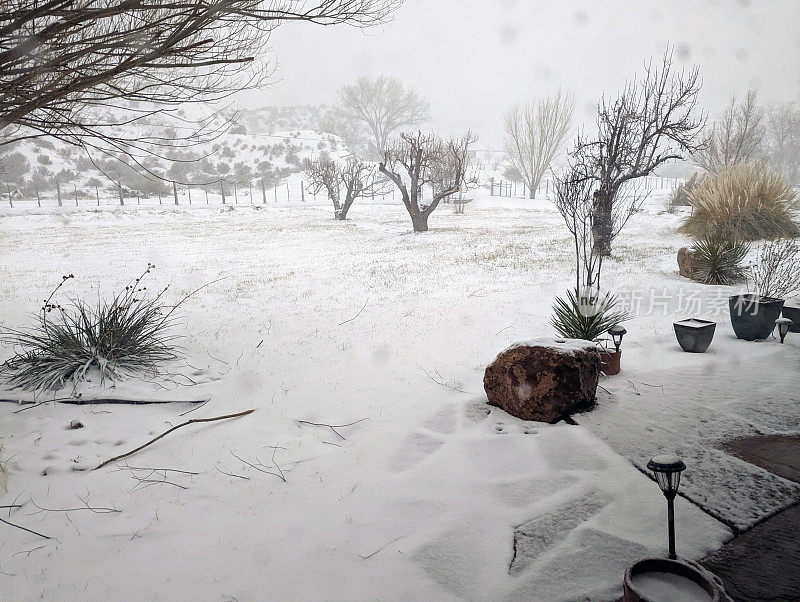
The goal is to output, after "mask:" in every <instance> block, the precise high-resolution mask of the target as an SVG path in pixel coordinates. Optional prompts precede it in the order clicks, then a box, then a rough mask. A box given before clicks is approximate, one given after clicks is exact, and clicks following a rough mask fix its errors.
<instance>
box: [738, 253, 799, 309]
mask: <svg viewBox="0 0 800 602" xmlns="http://www.w3.org/2000/svg"><path fill="white" fill-rule="evenodd" d="M750 282H751V284H752V288H753V289H754V290H755V292H756V293H758V294H759V295H762V296H764V297H775V298H779V299H781V298H785V297H788V296H791V295H792V294H793V293H797V292H800V247H799V246H798V244H797V241H794V240H791V239H777V240H771V241H768V242H765V243H764V244H763V245H761V249H760V250H759V253H758V260H757V261H756V263H755V264H754V265H753V266H751V268H750Z"/></svg>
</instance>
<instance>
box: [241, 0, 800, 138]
mask: <svg viewBox="0 0 800 602" xmlns="http://www.w3.org/2000/svg"><path fill="white" fill-rule="evenodd" d="M670 43H671V44H673V45H674V47H675V54H676V58H677V60H678V62H679V64H685V65H690V64H692V63H693V62H694V63H697V64H698V65H699V66H700V70H701V76H702V78H703V82H704V85H703V93H702V100H703V102H704V103H705V104H706V106H707V107H708V108H709V109H710V110H711V111H712V113H716V112H718V111H719V110H721V109H722V107H723V105H724V104H725V102H726V101H727V99H728V98H729V96H730V95H731V94H732V93H733V92H738V93H740V94H741V93H743V92H744V91H746V90H747V89H748V88H756V89H758V90H759V92H760V96H761V99H762V100H764V101H772V100H789V99H792V100H798V99H800V1H798V0H752V1H747V0H740V1H736V0H724V1H723V0H718V1H703V0H669V1H659V0H598V1H569V0H564V1H559V0H483V1H481V0H406V2H405V4H404V6H403V7H402V8H401V9H400V10H399V11H398V13H397V14H396V18H395V20H394V21H392V22H390V23H388V24H386V25H384V26H381V27H379V28H372V29H369V30H367V31H361V30H358V29H354V28H352V27H348V26H336V27H328V28H324V27H318V26H314V25H311V24H307V23H290V24H285V25H282V26H281V27H279V28H278V30H277V31H276V32H275V33H274V34H273V37H272V38H271V41H270V44H271V48H270V49H269V53H270V54H269V56H271V57H272V59H273V60H274V61H275V62H276V63H277V68H278V71H277V74H276V77H275V83H273V84H272V85H271V86H270V87H268V88H264V89H262V90H259V91H253V92H248V93H246V94H243V95H242V97H241V98H240V102H241V103H242V104H243V105H244V106H248V107H253V106H259V105H270V104H279V105H287V104H318V103H321V102H324V103H327V104H331V103H332V102H334V100H335V91H336V89H337V88H338V87H339V86H340V85H342V84H343V83H347V82H350V81H352V80H353V79H355V77H357V76H358V75H361V74H367V75H381V74H387V75H394V76H397V77H400V78H402V79H404V80H406V81H408V82H410V83H412V84H414V85H415V86H416V88H417V90H418V91H419V92H420V93H422V94H423V95H425V96H426V97H427V98H428V99H430V101H431V106H432V113H433V120H432V123H431V124H429V127H431V128H436V129H442V130H449V131H452V130H460V129H466V128H467V127H471V128H472V129H473V130H476V131H477V132H478V133H479V134H480V135H481V139H482V142H483V144H482V146H489V147H497V146H498V145H499V141H500V135H501V127H502V125H501V124H502V112H503V111H504V110H505V109H506V108H507V107H508V106H509V105H511V104H513V103H514V102H517V101H521V100H526V99H528V98H532V97H536V96H537V95H541V94H546V93H548V92H550V91H552V90H554V89H556V88H558V87H559V86H560V87H563V88H565V89H568V90H570V91H572V92H573V93H574V95H575V97H576V107H577V110H576V120H577V121H583V120H586V119H589V120H591V119H592V113H593V111H594V107H595V104H596V101H597V98H598V97H599V96H600V94H602V92H603V91H607V92H609V93H614V92H615V91H616V90H618V89H619V88H620V87H621V86H622V84H623V83H624V81H625V79H626V77H628V76H630V75H632V74H634V73H636V72H637V71H638V72H640V71H641V68H642V64H643V61H644V60H645V59H646V58H648V57H650V56H651V55H654V56H656V57H659V56H660V55H661V54H662V53H663V51H664V49H665V47H666V46H667V44H670Z"/></svg>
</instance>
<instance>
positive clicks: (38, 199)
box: [36, 186, 42, 207]
mask: <svg viewBox="0 0 800 602" xmlns="http://www.w3.org/2000/svg"><path fill="white" fill-rule="evenodd" d="M36 204H37V205H38V206H39V207H41V206H42V199H41V197H40V196H39V187H38V186H37V187H36Z"/></svg>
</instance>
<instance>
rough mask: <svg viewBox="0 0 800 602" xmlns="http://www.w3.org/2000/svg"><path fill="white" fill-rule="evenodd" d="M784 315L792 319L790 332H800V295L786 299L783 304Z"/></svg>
mask: <svg viewBox="0 0 800 602" xmlns="http://www.w3.org/2000/svg"><path fill="white" fill-rule="evenodd" d="M783 317H784V318H789V319H790V320H791V321H792V325H791V326H789V332H800V297H793V298H791V299H787V300H786V303H784V304H783Z"/></svg>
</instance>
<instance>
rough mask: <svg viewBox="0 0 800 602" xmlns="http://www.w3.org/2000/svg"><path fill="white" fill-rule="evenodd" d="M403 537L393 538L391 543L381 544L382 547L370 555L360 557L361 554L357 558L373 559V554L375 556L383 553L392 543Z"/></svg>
mask: <svg viewBox="0 0 800 602" xmlns="http://www.w3.org/2000/svg"><path fill="white" fill-rule="evenodd" d="M404 537H405V535H401V536H400V537H395V538H394V539H393V540H392V541H390V542H388V543H385V544H383V545H382V546H381V547H380V548H378V549H377V550H375V551H374V552H373V553H372V554H367V555H366V556H361V554H359V557H360V558H361V560H366V559H367V558H372V557H373V556H375V554H377V553H378V552H381V551H383V550H384V549H385V548H387V547H389V546H390V545H392V544H393V543H394V542H396V541H399V540H401V539H403V538H404Z"/></svg>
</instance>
